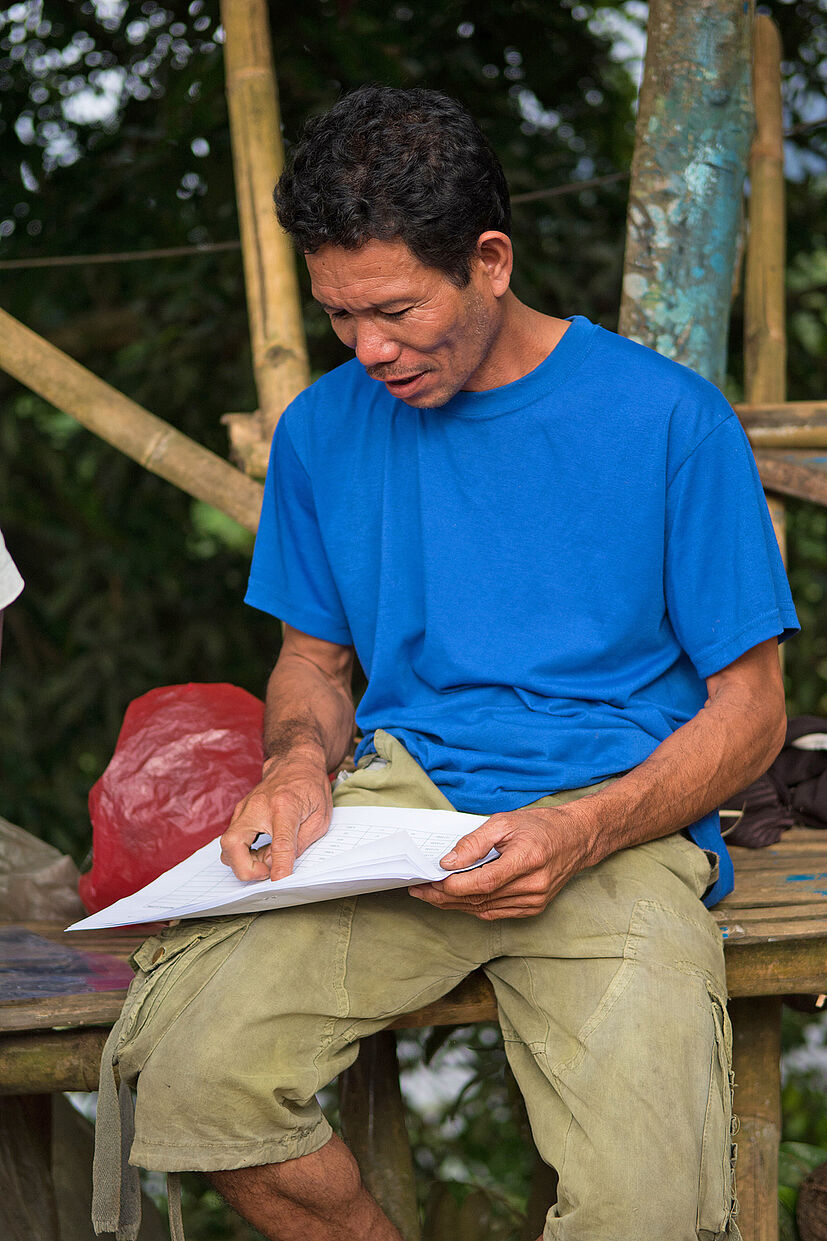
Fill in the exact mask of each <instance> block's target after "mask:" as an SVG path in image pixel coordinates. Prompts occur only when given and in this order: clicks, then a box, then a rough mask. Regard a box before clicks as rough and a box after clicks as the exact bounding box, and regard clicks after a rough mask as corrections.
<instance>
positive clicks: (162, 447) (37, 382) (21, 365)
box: [0, 310, 263, 531]
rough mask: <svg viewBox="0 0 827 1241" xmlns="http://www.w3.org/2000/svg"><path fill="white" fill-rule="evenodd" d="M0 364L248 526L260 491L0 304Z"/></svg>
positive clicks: (169, 478) (159, 471) (106, 437)
mask: <svg viewBox="0 0 827 1241" xmlns="http://www.w3.org/2000/svg"><path fill="white" fill-rule="evenodd" d="M0 367H2V368H3V370H5V371H8V373H9V374H10V375H13V376H14V378H15V379H19V380H20V382H21V383H23V384H25V385H26V386H27V387H28V388H31V389H32V391H33V392H36V393H38V395H39V396H42V397H43V398H44V400H46V401H49V402H51V404H52V405H55V406H56V407H57V408H58V409H62V410H63V411H64V412H65V413H67V414H70V415H71V417H72V418H76V419H77V421H78V422H80V423H81V424H82V425H83V426H85V427H87V428H88V429H89V430H90V431H93V432H94V433H95V435H99V436H100V438H101V439H104V440H106V442H107V443H108V444H112V445H113V446H114V447H115V448H118V449H120V451H121V452H123V453H126V455H127V456H128V457H132V459H133V461H137V462H138V464H139V465H143V466H145V467H146V469H148V470H151V471H152V473H153V474H157V475H159V477H161V478H165V479H166V480H167V482H170V483H174V484H175V486H176V487H180V488H181V490H182V491H186V492H187V493H188V494H189V495H191V496H195V498H196V499H197V500H204V501H205V502H206V503H207V504H212V505H214V506H215V508H218V509H221V511H222V512H223V513H227V514H228V516H230V517H232V518H234V519H235V520H236V521H237V522H238V523H239V524H240V525H242V526H244V527H245V528H246V529H247V530H253V531H254V530H255V529H256V527H257V526H258V517H259V513H260V511H261V498H262V494H263V489H262V487H261V484H260V483H257V482H255V481H254V480H253V479H252V478H248V477H247V476H246V474H243V473H242V472H241V471H240V470H237V469H236V468H235V467H234V466H232V465H230V464H229V462H227V461H223V460H222V459H221V457H218V456H216V454H215V453H213V452H210V451H209V450H208V449H207V448H202V446H201V445H200V444H197V443H196V442H195V440H192V439H190V438H189V436H187V435H184V434H182V432H181V431H176V429H175V428H174V427H171V426H170V425H169V423H168V422H164V421H163V419H161V418H156V417H155V415H154V414H150V413H148V411H147V410H145V409H143V408H142V407H141V406H140V405H138V404H136V402H135V401H131V400H130V399H129V397H126V396H124V395H123V393H121V392H118V390H117V389H116V388H113V387H111V386H110V385H109V384H108V383H105V382H104V381H103V380H102V379H98V377H97V376H96V375H93V374H92V372H91V371H88V370H87V369H86V367H84V366H81V365H80V363H79V362H75V361H74V360H73V359H72V358H70V357H68V355H67V354H65V353H62V352H61V351H60V350H59V349H56V348H55V346H54V345H50V344H49V342H48V341H45V340H44V339H43V338H42V337H41V336H38V335H37V334H36V333H35V332H32V331H31V330H30V329H29V328H27V327H24V325H23V324H22V323H20V322H19V321H18V320H17V319H14V318H13V317H12V316H11V315H10V314H7V313H6V311H4V310H0Z"/></svg>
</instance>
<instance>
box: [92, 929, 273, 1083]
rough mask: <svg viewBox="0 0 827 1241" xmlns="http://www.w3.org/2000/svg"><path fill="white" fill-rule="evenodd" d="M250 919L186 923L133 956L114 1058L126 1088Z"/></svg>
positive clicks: (153, 938)
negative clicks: (133, 970)
mask: <svg viewBox="0 0 827 1241" xmlns="http://www.w3.org/2000/svg"><path fill="white" fill-rule="evenodd" d="M255 916H256V915H251V914H241V915H239V916H237V917H235V918H205V919H198V920H195V919H193V920H186V921H184V922H180V923H179V924H178V925H177V926H171V927H166V928H165V929H164V930H163V931H161V932H160V934H158V935H153V936H151V937H150V938H149V939H147V940H145V941H144V943H143V944H142V945H141V947H140V948H139V949H138V950H137V952H136V953H134V955H133V957H132V964H133V966H134V967H135V969H136V976H135V978H134V979H133V981H132V985H131V987H130V988H129V993H128V995H127V997H126V1003H125V1004H124V1007H123V1011H122V1013H121V1020H120V1033H119V1037H118V1042H117V1048H116V1050H115V1059H114V1063H115V1064H117V1065H119V1067H120V1075H121V1078H122V1079H124V1080H126V1081H127V1082H128V1084H129V1085H130V1086H132V1085H134V1084H135V1080H136V1078H137V1075H138V1073H140V1071H141V1069H142V1068H143V1065H144V1064H145V1063H146V1060H147V1058H148V1056H149V1054H150V1052H151V1051H152V1049H153V1048H154V1047H155V1046H156V1045H157V1043H158V1042H159V1041H160V1040H161V1038H162V1037H163V1035H164V1034H166V1032H167V1030H168V1029H169V1028H170V1026H171V1025H172V1024H173V1022H175V1021H176V1020H177V1019H178V1017H180V1015H181V1013H183V1011H184V1009H186V1008H187V1007H188V1005H189V1004H191V1003H192V1001H193V1000H194V999H195V997H196V996H197V995H198V994H199V993H200V992H201V991H202V990H203V988H204V987H205V986H206V985H207V983H208V982H209V981H210V980H211V978H212V977H213V975H214V974H215V973H216V971H217V970H218V969H219V968H220V967H221V966H222V965H223V964H224V962H225V961H226V960H227V958H228V957H229V956H230V954H231V953H232V952H234V951H235V949H236V948H237V946H238V945H239V944H240V943H241V940H242V939H243V937H244V934H245V932H246V930H247V929H248V927H249V926H251V925H252V923H253V922H254V920H255ZM173 988H174V989H175V995H173V996H170V993H171V992H172V990H173ZM167 997H170V998H169V999H167Z"/></svg>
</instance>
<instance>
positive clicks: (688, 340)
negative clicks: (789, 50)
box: [620, 0, 753, 384]
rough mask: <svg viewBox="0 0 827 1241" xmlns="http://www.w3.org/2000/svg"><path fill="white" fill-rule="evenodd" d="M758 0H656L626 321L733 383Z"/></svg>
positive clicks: (632, 205) (635, 183) (633, 194)
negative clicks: (731, 353) (730, 369)
mask: <svg viewBox="0 0 827 1241" xmlns="http://www.w3.org/2000/svg"><path fill="white" fill-rule="evenodd" d="M751 22H752V6H751V5H746V6H745V5H744V4H743V2H742V0H699V2H697V3H695V2H693V3H692V4H687V3H685V0H652V3H651V5H650V16H649V45H648V48H647V57H646V70H645V74H644V82H643V87H642V90H641V98H640V109H639V121H638V134H637V139H636V144H635V155H634V160H633V164H632V184H631V189H630V198H629V212H628V224H627V236H626V259H625V266H624V277H623V297H622V303H621V318H620V330H621V331H622V332H623V333H624V334H625V335H627V336H631V337H632V338H633V339H635V340H639V341H642V343H643V344H646V345H650V346H651V347H652V348H654V349H657V350H658V352H660V353H664V354H666V355H667V356H669V357H673V358H675V359H677V360H678V361H679V362H684V363H685V364H686V365H688V366H691V367H693V369H695V370H697V371H700V373H701V374H703V375H705V376H707V378H709V379H711V380H712V381H713V382H714V383H718V384H720V383H722V382H723V378H724V374H725V364H726V340H727V329H728V323H729V304H730V298H731V287H732V271H733V267H734V263H735V256H736V250H737V243H738V232H739V228H740V220H741V196H742V190H743V182H744V175H745V170H746V165H747V157H748V153H749V143H750V139H751V135H752V124H753V122H752V108H751V99H750V63H751V57H750V49H751Z"/></svg>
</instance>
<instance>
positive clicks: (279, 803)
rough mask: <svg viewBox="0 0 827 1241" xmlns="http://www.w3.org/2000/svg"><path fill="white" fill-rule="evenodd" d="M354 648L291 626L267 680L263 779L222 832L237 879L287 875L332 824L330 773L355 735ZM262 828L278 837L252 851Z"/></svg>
mask: <svg viewBox="0 0 827 1241" xmlns="http://www.w3.org/2000/svg"><path fill="white" fill-rule="evenodd" d="M352 668H353V648H352V647H350V646H339V645H337V644H336V643H334V642H324V641H322V639H321V638H311V637H310V636H309V635H308V634H304V633H300V632H299V630H297V629H291V628H290V627H289V626H285V632H284V640H283V642H282V647H281V651H280V653H279V657H278V660H277V661H276V666H275V668H274V669H273V671H272V673H271V676H270V680H269V683H268V685H267V705H266V708H265V714H264V753H265V760H264V767H263V769H262V780H261V783H260V784H258V785H256V787H255V788H254V789H253V790H252V792H250V793H248V794H247V796H246V797H245V798H244V799H243V801H241V802H239V804H238V805H237V806H236V808H235V811H234V812H233V817H232V819H231V821H230V826H229V827H228V828H227V830H226V832H225V833H224V835H223V836H222V837H221V860H222V861H223V862H224V863H225V864H226V865H227V866H229V867H231V868H232V870H233V872H234V873H235V874H236V875H237V876H238V878H239V879H267V878H268V877H269V878H270V879H281V878H283V877H284V876H285V875H289V874H290V872H291V871H292V869H293V862H294V861H295V859H296V857H297V856H298V854H300V853H301V852H302V851H303V850H304V849H306V848H307V846H308V845H310V844H312V843H313V841H314V840H318V839H319V837H320V836H323V835H324V834H325V832H326V831H327V828H328V825H329V823H330V813H331V810H332V808H333V802H332V799H331V793H330V781H329V779H328V775H327V773H328V772H329V771H333V770H334V769H335V768H336V767H338V765H339V763H340V762H341V761H342V759H343V758H344V757H345V755H346V754H347V752H348V750H349V748H350V743H351V741H352V739H353V728H354V717H353V697H352V694H351V688H350V677H351V671H352ZM260 832H267V833H269V834H270V835H271V836H272V838H273V843H272V844H271V845H269V846H268V847H267V848H266V849H264V850H262V852H263V854H264V856H263V858H262V859H261V860H259V859H258V858H254V857H253V855H252V854H251V852H250V849H251V846H252V843H253V841H254V840H255V839H256V837H257V836H258V835H259V833H260Z"/></svg>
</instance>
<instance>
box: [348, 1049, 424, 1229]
mask: <svg viewBox="0 0 827 1241" xmlns="http://www.w3.org/2000/svg"><path fill="white" fill-rule="evenodd" d="M339 1105H340V1110H341V1117H342V1132H343V1134H344V1138H345V1141H346V1142H347V1144H348V1146H349V1147H350V1149H351V1151H352V1152H353V1154H354V1156H355V1157H356V1162H357V1163H358V1164H359V1169H360V1171H361V1173H362V1180H363V1181H364V1183H365V1185H366V1186H367V1188H368V1189H369V1190H370V1192H371V1193H372V1194H373V1196H374V1198H375V1199H376V1201H377V1202H378V1203H379V1205H380V1206H381V1208H382V1210H383V1211H384V1212H385V1214H386V1215H387V1216H388V1218H389V1219H390V1221H391V1223H393V1224H394V1225H395V1226H396V1227H397V1228H398V1229H399V1231H400V1232H401V1234H402V1236H403V1237H404V1238H405V1241H420V1226H419V1210H418V1208H417V1203H416V1186H415V1182H414V1168H413V1157H412V1155H411V1146H410V1142H409V1141H408V1131H407V1129H406V1127H405V1109H404V1105H403V1103H402V1092H401V1090H400V1088H399V1064H398V1061H397V1058H396V1035H395V1034H394V1033H393V1031H392V1030H381V1031H380V1032H379V1033H378V1034H372V1035H371V1036H370V1037H369V1038H365V1039H362V1043H361V1047H360V1050H359V1058H358V1059H357V1060H356V1062H355V1064H353V1065H352V1066H351V1068H349V1069H347V1070H346V1071H345V1072H344V1073H343V1074H342V1076H341V1078H340V1079H339Z"/></svg>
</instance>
